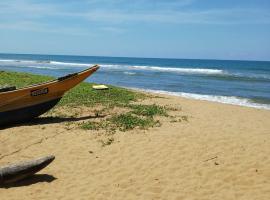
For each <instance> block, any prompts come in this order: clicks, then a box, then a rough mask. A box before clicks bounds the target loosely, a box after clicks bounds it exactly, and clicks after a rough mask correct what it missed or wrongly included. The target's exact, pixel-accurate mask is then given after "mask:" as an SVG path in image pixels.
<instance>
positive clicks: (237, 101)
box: [131, 88, 270, 110]
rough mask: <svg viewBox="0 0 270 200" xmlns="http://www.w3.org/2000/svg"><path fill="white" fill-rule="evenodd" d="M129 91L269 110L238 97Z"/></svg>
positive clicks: (160, 91) (266, 106)
mask: <svg viewBox="0 0 270 200" xmlns="http://www.w3.org/2000/svg"><path fill="white" fill-rule="evenodd" d="M131 89H135V90H140V91H145V92H151V93H157V94H165V95H172V96H179V97H184V98H188V99H196V100H204V101H212V102H219V103H224V104H231V105H238V106H245V107H251V108H257V109H265V110H270V105H269V104H260V103H256V102H253V101H252V100H251V99H247V98H240V97H235V96H217V95H205V94H194V93H185V92H169V91H164V90H149V89H138V88H131Z"/></svg>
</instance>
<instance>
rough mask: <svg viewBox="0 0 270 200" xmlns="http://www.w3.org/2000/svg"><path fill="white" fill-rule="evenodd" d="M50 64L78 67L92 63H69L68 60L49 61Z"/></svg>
mask: <svg viewBox="0 0 270 200" xmlns="http://www.w3.org/2000/svg"><path fill="white" fill-rule="evenodd" d="M50 64H52V65H63V66H79V67H88V66H89V65H92V64H85V63H70V62H58V61H50Z"/></svg>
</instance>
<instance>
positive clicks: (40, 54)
mask: <svg viewBox="0 0 270 200" xmlns="http://www.w3.org/2000/svg"><path fill="white" fill-rule="evenodd" d="M1 54H2V55H8V54H10V55H11V54H13V55H39V56H74V57H75V56H78V57H109V58H134V59H168V60H169V59H171V60H216V61H248V62H270V60H255V59H247V60H241V59H222V58H176V57H167V58H166V57H139V56H106V55H98V56H97V55H78V54H50V53H49V54H42V53H3V52H0V55H1Z"/></svg>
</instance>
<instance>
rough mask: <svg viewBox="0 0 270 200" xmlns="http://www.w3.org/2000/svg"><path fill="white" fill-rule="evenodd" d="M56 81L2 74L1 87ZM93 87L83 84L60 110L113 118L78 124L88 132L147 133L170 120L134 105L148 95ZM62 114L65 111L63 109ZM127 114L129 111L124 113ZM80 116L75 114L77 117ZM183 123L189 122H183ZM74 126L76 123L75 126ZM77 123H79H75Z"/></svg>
mask: <svg viewBox="0 0 270 200" xmlns="http://www.w3.org/2000/svg"><path fill="white" fill-rule="evenodd" d="M52 79H54V78H53V77H49V76H40V75H33V74H28V73H18V72H0V86H1V85H5V86H7V85H8V86H16V87H24V86H28V85H31V84H36V83H42V82H46V81H49V80H52ZM92 86H93V84H92V83H86V82H83V83H81V84H79V85H78V86H76V87H74V88H73V89H71V90H70V91H68V92H67V93H66V94H65V95H64V97H63V98H62V99H61V101H60V102H59V103H58V104H57V106H56V108H60V107H63V108H65V107H70V108H74V107H77V106H78V107H80V106H86V107H88V108H94V109H95V108H97V107H100V106H101V107H102V108H103V109H102V111H95V116H97V117H98V116H99V115H100V112H101V113H103V112H104V113H107V115H108V116H109V117H106V118H104V119H100V120H99V121H97V122H93V121H86V122H83V123H77V126H79V127H80V128H82V129H84V130H100V129H103V130H106V131H109V132H112V131H113V132H114V131H115V130H117V129H118V130H121V131H127V130H131V129H134V128H140V129H147V128H149V127H153V126H158V125H160V122H159V121H157V120H155V119H154V117H155V116H164V117H168V116H169V115H168V114H167V111H168V110H169V109H168V108H166V107H163V106H159V105H156V104H153V105H142V104H134V102H138V100H141V99H144V98H147V95H146V94H143V93H139V92H135V91H131V90H128V89H125V88H120V87H114V86H109V89H108V90H94V89H92ZM112 108H121V109H122V110H121V109H118V110H121V111H120V113H119V112H118V113H113V112H114V110H113V109H112ZM60 110H61V109H60ZM123 110H127V111H123ZM55 114H56V115H57V116H61V112H60V113H58V110H55V109H53V110H51V111H50V112H48V113H47V115H55ZM79 115H80V114H78V113H75V114H74V116H75V117H79ZM182 120H187V119H185V118H183V119H182ZM71 123H73V122H71ZM74 123H76V122H74Z"/></svg>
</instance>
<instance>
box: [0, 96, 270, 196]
mask: <svg viewBox="0 0 270 200" xmlns="http://www.w3.org/2000/svg"><path fill="white" fill-rule="evenodd" d="M160 96H161V98H152V99H149V100H146V101H148V102H151V103H157V104H160V105H170V106H172V107H175V108H178V109H177V110H175V111H171V114H172V115H175V116H176V117H177V119H178V122H175V121H173V120H171V119H170V118H161V119H160V120H161V122H162V126H161V127H155V128H150V129H148V130H139V129H136V130H132V131H128V132H117V133H116V134H114V135H108V134H104V133H102V131H93V130H82V129H79V128H67V126H66V125H65V123H66V122H64V120H63V122H61V123H52V122H48V121H44V123H43V124H32V125H31V126H30V125H22V126H18V127H12V128H7V129H3V130H0V142H1V146H0V166H1V165H5V164H8V163H12V162H17V161H20V160H29V159H32V158H36V157H40V156H45V155H50V154H53V155H55V156H56V159H55V161H54V162H53V163H52V164H50V165H49V166H48V167H47V168H45V169H44V170H42V171H40V172H39V173H38V174H37V175H36V176H34V177H33V178H32V179H29V180H25V181H22V182H21V183H19V184H16V185H13V186H10V187H6V188H5V187H4V188H0V199H1V200H9V199H20V200H26V199H27V200H28V199H70V200H71V199H87V200H88V199H125V200H127V199H173V200H182V199H188V200H192V199H200V200H203V199H205V200H209V199H222V200H227V199H228V200H233V199H237V200H238V199H243V200H248V199H250V200H254V199H260V200H264V199H265V200H268V199H270V111H267V110H258V109H254V108H247V107H240V106H233V105H225V104H220V103H213V102H207V101H199V100H190V99H185V98H180V97H172V96H164V95H160ZM146 103H147V102H146ZM186 119H187V120H186ZM179 120H180V121H181V122H180V121H179ZM112 138H113V141H112ZM110 139H111V140H110ZM102 141H103V143H104V142H105V143H106V141H112V143H111V144H110V145H102Z"/></svg>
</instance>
